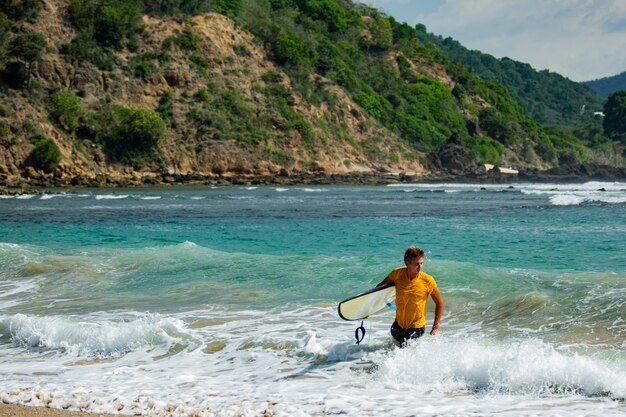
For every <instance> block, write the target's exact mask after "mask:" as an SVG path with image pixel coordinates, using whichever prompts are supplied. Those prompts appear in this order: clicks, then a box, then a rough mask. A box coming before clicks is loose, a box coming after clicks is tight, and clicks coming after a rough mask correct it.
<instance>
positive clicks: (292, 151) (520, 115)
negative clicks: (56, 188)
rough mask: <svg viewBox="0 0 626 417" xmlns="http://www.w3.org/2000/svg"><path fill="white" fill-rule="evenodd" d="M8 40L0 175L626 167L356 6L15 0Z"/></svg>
mask: <svg viewBox="0 0 626 417" xmlns="http://www.w3.org/2000/svg"><path fill="white" fill-rule="evenodd" d="M0 37H1V38H0V45H1V48H0V68H1V69H2V71H1V73H0V80H1V81H0V101H1V103H2V104H1V105H0V146H2V147H3V152H2V154H1V155H0V181H1V182H2V183H3V184H5V185H11V184H38V185H64V184H65V185H67V184H73V185H102V184H118V185H125V184H135V183H145V182H149V183H150V182H161V181H166V182H167V181H183V182H185V181H201V182H209V181H213V182H214V181H218V180H220V179H222V178H242V177H246V176H248V177H251V176H255V177H261V176H263V177H268V178H269V179H270V180H271V181H278V180H280V179H282V180H286V179H290V180H291V181H295V182H297V181H303V180H304V179H305V178H309V177H311V176H314V177H315V176H320V175H322V176H323V175H336V176H342V175H346V174H350V175H360V174H363V173H364V174H372V175H374V174H376V175H381V174H386V173H390V174H394V175H399V174H412V175H418V176H427V175H447V174H453V175H467V174H477V173H480V172H481V170H482V164H485V163H490V164H496V165H503V166H509V167H513V168H517V169H522V170H534V171H536V170H548V169H553V168H557V167H559V166H560V165H563V164H564V163H567V164H568V165H572V166H573V165H576V164H595V165H598V164H604V165H612V166H616V167H621V166H623V160H622V158H621V155H620V149H619V148H618V144H615V143H613V142H611V141H609V140H608V139H606V138H603V137H602V135H601V134H600V133H599V132H598V131H597V130H594V129H596V127H594V126H591V127H588V126H583V127H577V129H578V130H565V129H561V128H559V127H558V126H557V127H544V126H542V125H541V124H540V123H538V122H537V121H535V120H534V119H533V118H531V117H530V116H529V115H528V113H527V112H526V111H525V110H524V109H523V108H522V107H521V106H520V105H519V104H518V103H517V102H516V101H515V99H514V98H513V96H512V95H511V94H510V93H509V90H507V88H505V87H503V86H502V85H501V84H498V83H494V82H492V81H486V80H484V79H483V78H481V77H479V76H477V75H476V74H474V73H472V71H471V70H469V69H468V68H467V67H465V66H463V65H460V64H458V63H456V62H452V61H451V60H450V59H449V58H447V57H446V56H445V54H444V52H442V50H441V49H440V48H438V47H436V46H434V45H433V44H432V43H425V42H423V41H420V40H419V39H418V36H416V30H415V29H414V28H411V27H409V26H408V25H406V24H399V23H398V22H396V21H394V20H393V19H391V18H388V17H386V16H384V15H383V14H381V13H380V12H378V11H377V10H376V9H372V8H369V7H367V6H364V5H362V4H359V3H352V2H350V1H345V0H342V1H337V0H315V1H313V0H270V1H267V0H237V1H210V2H209V1H202V0H198V1H197V2H185V3H176V2H162V1H157V0H143V1H139V0H135V1H133V0H129V1H122V0H102V1H99V2H97V3H95V2H91V1H88V0H45V1H43V2H40V1H38V0H30V1H22V2H8V3H3V5H2V6H0ZM558 110H559V111H560V114H564V115H565V114H567V112H566V111H565V110H562V109H558ZM589 166H590V165H589ZM587 172H589V171H587Z"/></svg>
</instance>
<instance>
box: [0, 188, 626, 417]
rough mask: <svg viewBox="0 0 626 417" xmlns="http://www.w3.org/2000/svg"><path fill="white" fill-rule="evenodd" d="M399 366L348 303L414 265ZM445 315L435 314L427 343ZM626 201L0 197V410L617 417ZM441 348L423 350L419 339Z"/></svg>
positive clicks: (124, 192) (364, 194)
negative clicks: (418, 298)
mask: <svg viewBox="0 0 626 417" xmlns="http://www.w3.org/2000/svg"><path fill="white" fill-rule="evenodd" d="M410 245H419V246H421V247H422V248H423V249H424V250H425V251H426V253H427V255H426V262H425V264H424V270H425V271H426V272H427V273H429V274H430V275H432V276H434V278H435V279H436V281H437V284H438V287H439V290H440V292H441V294H442V296H443V298H444V301H445V311H444V315H443V319H442V321H441V329H440V333H439V334H438V335H437V336H434V337H433V336H429V335H426V336H424V337H423V338H421V339H419V340H417V341H414V342H412V343H410V345H409V346H408V347H407V348H405V349H399V348H397V347H395V345H394V344H393V343H392V340H391V337H390V334H389V327H390V325H391V323H392V322H393V317H394V313H393V311H392V310H391V309H388V310H384V311H381V312H379V313H377V314H375V315H373V316H371V317H370V318H369V319H367V320H365V321H364V323H363V326H364V328H365V329H366V335H365V339H364V340H363V342H362V343H361V344H358V345H357V344H356V343H355V339H354V331H355V329H356V327H357V326H359V325H360V324H361V323H360V322H348V321H344V320H342V319H340V318H339V316H338V314H337V304H338V302H339V301H341V300H343V299H345V298H348V297H350V296H352V295H355V294H357V293H359V292H362V291H365V290H367V289H369V288H371V287H373V286H374V285H376V284H377V283H378V282H380V281H381V280H382V279H383V278H384V277H385V276H386V274H387V273H388V272H389V271H390V270H391V269H392V268H394V267H397V266H401V265H402V264H403V260H402V257H403V254H404V250H405V249H406V247H408V246H410ZM432 319H433V303H432V301H431V302H430V303H429V307H428V319H427V323H428V327H427V329H429V328H430V323H432ZM625 320H626V183H623V182H587V183H581V184H530V183H520V184H505V185H480V184H397V185H389V186H315V187H296V186H290V187H270V186H263V187H209V186H206V187H191V186H189V187H160V188H132V189H64V190H49V191H46V192H44V193H42V194H37V195H20V196H3V197H1V198H0V401H3V402H5V403H19V404H25V405H32V406H48V407H53V408H64V409H70V410H84V411H91V412H108V413H116V414H121V415H150V416H198V417H202V416H205V417H206V416H233V417H234V416H266V417H267V416H277V417H278V416H296V417H297V416H329V415H345V416H381V415H387V416H496V415H497V416H516V417H517V416H609V415H610V416H626V402H625V397H626V321H625ZM427 333H428V332H427Z"/></svg>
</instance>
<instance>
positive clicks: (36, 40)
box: [8, 32, 47, 89]
mask: <svg viewBox="0 0 626 417" xmlns="http://www.w3.org/2000/svg"><path fill="white" fill-rule="evenodd" d="M46 45H47V44H46V40H45V39H44V37H43V35H42V34H41V33H39V32H22V33H20V34H18V35H15V36H14V37H13V38H11V40H10V41H9V48H8V51H9V55H12V56H14V57H16V58H18V59H20V60H23V61H25V62H26V64H27V69H28V76H27V84H28V89H30V84H31V76H32V72H33V63H34V62H36V61H41V54H42V53H43V50H44V49H45V47H46Z"/></svg>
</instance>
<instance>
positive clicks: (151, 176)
mask: <svg viewBox="0 0 626 417" xmlns="http://www.w3.org/2000/svg"><path fill="white" fill-rule="evenodd" d="M624 180H626V169H622V168H613V169H608V168H607V167H603V169H587V170H586V171H583V172H581V171H580V170H578V172H575V171H573V170H559V171H554V170H552V171H522V172H519V173H516V174H508V173H502V172H500V171H498V170H493V171H489V172H481V173H471V174H460V175H454V174H445V173H437V174H432V173H431V174H404V173H400V174H394V173H371V172H368V173H346V174H327V173H298V174H290V175H256V176H255V175H206V174H201V173H192V174H173V173H169V172H164V173H161V174H159V173H145V174H143V175H142V176H141V177H138V176H135V177H129V176H113V175H98V176H95V177H93V178H85V177H74V178H56V177H54V176H52V175H50V176H47V177H43V176H42V177H37V178H19V179H13V180H12V181H5V182H4V183H3V184H0V195H19V194H33V193H35V194H36V193H40V192H41V191H43V190H45V189H55V188H59V189H64V188H67V189H83V188H111V189H115V188H133V187H153V186H318V185H388V184H410V183H422V184H429V183H432V184H440V183H457V184H460V183H466V184H477V185H480V184H511V185H514V184H515V183H525V182H526V183H527V182H535V183H569V184H572V183H584V182H589V181H624Z"/></svg>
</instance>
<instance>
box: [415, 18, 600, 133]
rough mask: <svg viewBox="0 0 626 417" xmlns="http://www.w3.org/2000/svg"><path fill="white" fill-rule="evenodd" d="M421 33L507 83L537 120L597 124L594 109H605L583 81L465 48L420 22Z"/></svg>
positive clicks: (567, 124)
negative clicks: (428, 29)
mask: <svg viewBox="0 0 626 417" xmlns="http://www.w3.org/2000/svg"><path fill="white" fill-rule="evenodd" d="M416 29H417V32H416V33H417V37H418V38H419V39H420V41H422V42H423V43H425V44H432V45H436V46H437V47H438V48H440V49H441V51H443V52H444V54H445V55H446V58H447V59H448V60H450V61H451V62H459V63H461V64H463V65H465V66H467V67H468V68H471V70H472V72H473V73H475V74H477V75H479V76H480V77H481V78H482V79H483V80H485V81H489V82H496V83H499V84H502V85H503V86H505V87H506V88H507V89H508V90H509V91H510V92H511V95H512V96H513V98H514V99H515V100H516V101H517V102H518V103H519V104H520V105H521V107H522V108H523V109H524V110H525V111H526V112H527V113H528V114H529V115H530V116H531V117H533V118H534V119H535V120H537V121H538V122H540V123H545V124H549V125H557V126H561V127H570V126H572V125H574V126H581V125H584V124H588V123H591V124H597V123H599V120H598V119H597V118H596V119H594V116H593V113H594V111H600V110H601V109H602V103H603V101H602V99H601V98H600V97H599V96H598V95H597V94H595V92H594V91H593V90H591V89H590V88H588V87H586V86H585V85H583V84H580V83H576V82H573V81H570V80H569V79H567V78H565V77H563V76H562V75H560V74H557V73H553V72H550V71H548V70H542V71H536V70H534V69H533V68H532V67H531V66H530V65H528V64H525V63H523V62H518V61H515V60H512V59H510V58H502V59H496V58H494V57H493V56H491V55H489V54H484V53H482V52H480V51H472V50H469V49H467V48H465V47H464V46H463V45H461V44H460V43H459V42H458V41H456V40H454V39H452V38H450V37H447V38H443V37H442V36H437V35H434V34H432V33H429V32H428V31H427V29H426V27H425V26H424V25H417V26H416Z"/></svg>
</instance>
